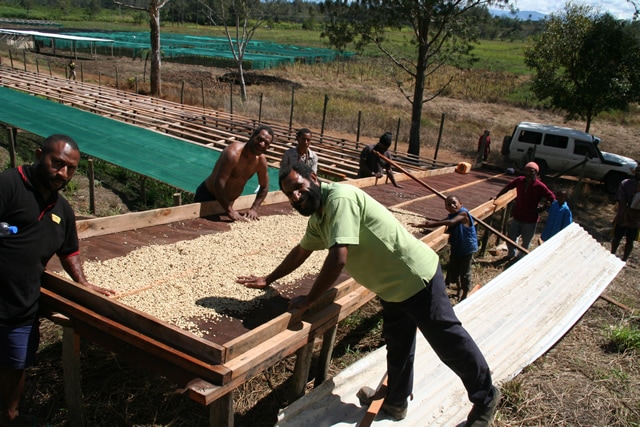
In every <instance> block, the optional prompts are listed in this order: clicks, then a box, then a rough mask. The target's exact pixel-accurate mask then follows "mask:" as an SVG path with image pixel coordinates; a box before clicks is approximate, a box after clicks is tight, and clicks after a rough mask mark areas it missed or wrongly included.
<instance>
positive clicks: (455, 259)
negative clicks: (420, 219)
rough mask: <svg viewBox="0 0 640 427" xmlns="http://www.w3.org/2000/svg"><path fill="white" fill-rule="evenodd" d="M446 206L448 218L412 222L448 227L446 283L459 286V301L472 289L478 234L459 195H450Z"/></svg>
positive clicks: (445, 202)
mask: <svg viewBox="0 0 640 427" xmlns="http://www.w3.org/2000/svg"><path fill="white" fill-rule="evenodd" d="M444 207H445V209H446V210H447V212H449V215H447V218H445V219H443V220H440V221H426V222H424V223H423V224H411V225H413V226H414V227H427V228H433V227H440V226H445V227H447V233H449V245H450V246H451V256H450V257H449V266H448V267H447V278H446V283H447V286H449V285H450V284H452V283H455V284H456V285H457V286H458V301H462V300H463V299H465V298H466V297H467V295H468V294H469V291H470V290H471V259H472V257H473V254H474V253H476V252H477V251H478V236H477V233H476V227H475V223H474V221H473V217H472V216H471V214H470V213H469V211H468V210H467V209H466V208H464V207H462V203H461V202H460V199H459V198H458V197H457V196H448V197H447V198H446V199H445V201H444Z"/></svg>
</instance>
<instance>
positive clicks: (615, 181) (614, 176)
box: [604, 172, 628, 194]
mask: <svg viewBox="0 0 640 427" xmlns="http://www.w3.org/2000/svg"><path fill="white" fill-rule="evenodd" d="M626 178H628V177H627V176H626V175H625V174H623V173H620V172H610V173H608V174H607V176H605V177H604V188H605V190H606V191H607V193H609V194H616V192H617V191H618V186H619V185H620V183H621V182H622V180H623V179H626Z"/></svg>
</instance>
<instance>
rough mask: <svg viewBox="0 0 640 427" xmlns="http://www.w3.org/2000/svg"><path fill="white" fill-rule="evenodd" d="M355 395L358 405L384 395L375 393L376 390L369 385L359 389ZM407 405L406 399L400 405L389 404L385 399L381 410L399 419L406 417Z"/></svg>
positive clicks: (363, 404)
mask: <svg viewBox="0 0 640 427" xmlns="http://www.w3.org/2000/svg"><path fill="white" fill-rule="evenodd" d="M356 396H357V397H358V400H359V401H360V406H369V405H371V402H373V401H374V400H377V399H381V398H383V397H384V396H383V395H381V394H377V392H376V390H374V389H372V388H371V387H362V388H361V389H360V390H358V393H356ZM408 406H409V403H408V402H407V401H406V400H405V401H404V403H402V404H400V405H391V404H390V403H387V401H386V400H385V402H384V403H383V404H382V410H383V411H384V412H386V413H387V414H388V415H389V416H390V417H391V418H393V419H394V420H396V421H400V420H403V419H405V418H406V417H407V408H408Z"/></svg>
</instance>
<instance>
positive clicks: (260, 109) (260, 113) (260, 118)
mask: <svg viewBox="0 0 640 427" xmlns="http://www.w3.org/2000/svg"><path fill="white" fill-rule="evenodd" d="M262 95H263V94H262V93H261V94H260V106H259V107H258V123H260V122H262Z"/></svg>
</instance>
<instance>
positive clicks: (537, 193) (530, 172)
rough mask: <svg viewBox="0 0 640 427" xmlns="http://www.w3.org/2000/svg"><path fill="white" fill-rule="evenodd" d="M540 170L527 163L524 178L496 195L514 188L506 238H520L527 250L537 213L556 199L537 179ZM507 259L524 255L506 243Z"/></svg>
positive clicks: (509, 184) (536, 166)
mask: <svg viewBox="0 0 640 427" xmlns="http://www.w3.org/2000/svg"><path fill="white" fill-rule="evenodd" d="M539 171H540V168H539V167H538V164H537V163H535V162H529V163H527V164H526V165H525V166H524V176H520V177H518V178H516V179H514V180H513V181H511V182H510V183H508V184H507V185H505V186H504V188H503V189H502V190H500V192H499V193H498V195H497V196H496V198H497V197H500V196H502V195H503V194H504V193H506V192H507V191H509V190H511V189H512V188H515V189H516V191H517V195H516V204H515V206H514V207H513V209H512V210H511V217H512V218H511V222H510V223H509V230H508V231H507V236H508V237H509V238H510V239H511V240H512V241H514V242H517V240H518V237H521V238H522V242H521V246H522V247H523V248H525V249H529V245H530V244H531V240H532V239H533V235H534V234H535V232H536V225H537V224H538V220H539V219H540V216H539V212H542V211H543V210H545V209H547V208H548V207H549V206H550V205H551V203H552V202H553V201H554V200H555V199H556V196H555V194H553V192H552V191H551V190H549V188H547V186H546V185H544V183H543V182H542V181H540V180H539V179H538V172H539ZM507 248H508V252H507V258H509V259H510V258H513V257H515V256H516V255H518V257H522V256H524V255H525V254H523V253H517V250H516V247H515V246H514V245H512V244H510V243H508V242H507Z"/></svg>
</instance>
